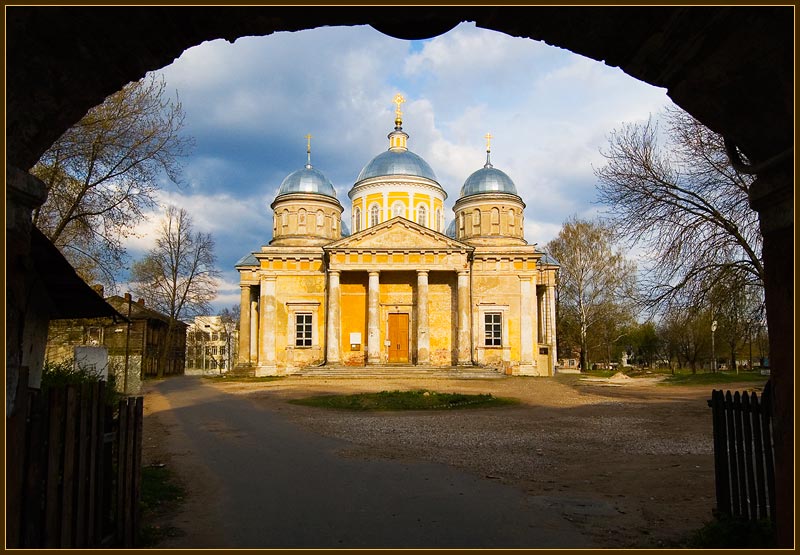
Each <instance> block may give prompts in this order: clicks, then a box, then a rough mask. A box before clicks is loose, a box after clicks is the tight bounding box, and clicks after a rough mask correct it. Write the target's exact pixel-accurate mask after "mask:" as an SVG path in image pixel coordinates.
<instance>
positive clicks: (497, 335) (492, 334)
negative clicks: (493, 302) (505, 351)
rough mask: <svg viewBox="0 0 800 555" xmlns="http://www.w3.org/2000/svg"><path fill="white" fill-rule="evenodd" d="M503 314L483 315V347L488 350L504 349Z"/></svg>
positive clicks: (486, 313)
mask: <svg viewBox="0 0 800 555" xmlns="http://www.w3.org/2000/svg"><path fill="white" fill-rule="evenodd" d="M503 339H504V335H503V313H502V312H501V311H497V312H489V311H487V312H484V313H483V346H484V347H488V348H500V347H503Z"/></svg>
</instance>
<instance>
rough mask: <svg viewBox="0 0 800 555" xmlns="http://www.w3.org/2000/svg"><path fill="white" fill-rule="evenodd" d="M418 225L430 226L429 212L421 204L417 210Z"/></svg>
mask: <svg viewBox="0 0 800 555" xmlns="http://www.w3.org/2000/svg"><path fill="white" fill-rule="evenodd" d="M417 223H418V224H419V225H424V226H426V227H427V225H428V211H427V210H425V207H424V206H423V205H421V204H420V205H419V207H418V208H417Z"/></svg>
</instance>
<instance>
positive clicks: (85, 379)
mask: <svg viewBox="0 0 800 555" xmlns="http://www.w3.org/2000/svg"><path fill="white" fill-rule="evenodd" d="M102 379H103V374H102V373H101V372H100V371H98V370H90V369H88V368H84V367H82V366H76V365H75V361H74V359H67V360H64V361H61V362H50V361H45V363H44V368H43V370H42V385H41V389H42V391H47V390H49V389H51V388H59V387H65V386H68V385H82V384H85V383H96V382H99V381H101V380H102ZM116 385H117V384H116V376H114V374H113V373H111V372H109V374H108V381H107V382H106V404H107V405H111V406H116V405H117V404H118V403H119V401H120V399H122V398H123V397H124V395H123V394H121V393H119V392H118V391H117V388H116Z"/></svg>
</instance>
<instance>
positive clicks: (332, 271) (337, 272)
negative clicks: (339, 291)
mask: <svg viewBox="0 0 800 555" xmlns="http://www.w3.org/2000/svg"><path fill="white" fill-rule="evenodd" d="M341 273H342V271H341V270H333V269H331V268H328V274H329V275H337V276H338V275H340V274H341Z"/></svg>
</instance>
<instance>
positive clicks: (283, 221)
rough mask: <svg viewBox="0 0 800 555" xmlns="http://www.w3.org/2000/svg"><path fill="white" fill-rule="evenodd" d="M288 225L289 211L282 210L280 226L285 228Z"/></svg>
mask: <svg viewBox="0 0 800 555" xmlns="http://www.w3.org/2000/svg"><path fill="white" fill-rule="evenodd" d="M288 225H289V211H288V210H284V211H283V212H281V226H282V227H286V226H288Z"/></svg>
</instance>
